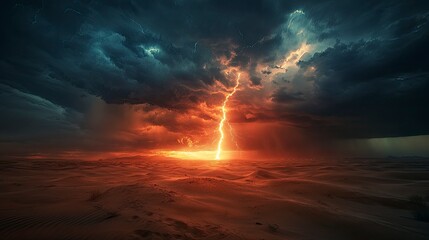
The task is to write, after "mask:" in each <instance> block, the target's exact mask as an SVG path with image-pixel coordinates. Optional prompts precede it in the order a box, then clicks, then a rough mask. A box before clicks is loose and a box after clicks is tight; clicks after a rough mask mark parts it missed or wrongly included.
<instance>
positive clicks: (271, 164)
mask: <svg viewBox="0 0 429 240" xmlns="http://www.w3.org/2000/svg"><path fill="white" fill-rule="evenodd" d="M428 170H429V161H426V160H419V161H410V160H407V161H405V160H404V161H401V160H398V159H395V160H376V159H369V160H362V159H358V160H350V159H349V160H347V161H346V160H338V161H323V162H322V161H321V162H317V161H311V162H310V161H301V162H297V161H295V162H292V161H283V162H281V161H243V160H236V161H233V160H231V161H183V160H172V159H143V158H139V157H136V158H131V159H113V160H103V161H95V162H88V161H78V160H67V161H65V160H61V161H60V160H58V161H55V160H31V161H29V160H14V161H11V160H10V161H2V162H0V172H1V175H0V176H1V178H0V187H1V189H2V191H1V193H0V194H1V197H0V213H1V214H0V236H1V239H267V240H268V239H273V240H275V239H428V238H429V228H428V222H427V221H428V216H429V212H428V211H429V210H428V206H427V204H428V202H427V201H428V200H429V177H428V176H429V175H428V174H427V173H428Z"/></svg>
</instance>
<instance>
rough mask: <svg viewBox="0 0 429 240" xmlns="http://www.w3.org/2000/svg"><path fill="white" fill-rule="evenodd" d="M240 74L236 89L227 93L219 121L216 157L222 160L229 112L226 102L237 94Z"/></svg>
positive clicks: (238, 78)
mask: <svg viewBox="0 0 429 240" xmlns="http://www.w3.org/2000/svg"><path fill="white" fill-rule="evenodd" d="M240 75H241V73H238V75H237V79H236V82H235V86H234V89H233V90H232V91H231V92H230V93H229V94H228V95H226V97H225V100H224V101H223V104H222V119H221V120H220V122H219V128H218V130H219V134H220V138H219V142H218V144H217V151H216V158H215V159H216V160H220V157H221V153H222V143H223V139H224V138H225V134H224V133H223V125H224V123H225V121H226V113H227V112H228V110H227V109H226V104H227V103H228V101H229V98H230V97H232V96H233V95H234V94H235V92H237V88H238V86H239V85H240Z"/></svg>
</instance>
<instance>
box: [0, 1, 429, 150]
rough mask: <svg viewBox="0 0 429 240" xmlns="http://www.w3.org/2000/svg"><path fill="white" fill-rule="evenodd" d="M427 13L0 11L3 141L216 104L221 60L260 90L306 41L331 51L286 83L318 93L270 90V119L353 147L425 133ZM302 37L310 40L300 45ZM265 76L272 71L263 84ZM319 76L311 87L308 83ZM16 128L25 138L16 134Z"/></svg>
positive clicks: (181, 6)
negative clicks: (125, 109) (116, 109)
mask: <svg viewBox="0 0 429 240" xmlns="http://www.w3.org/2000/svg"><path fill="white" fill-rule="evenodd" d="M427 5H428V4H427V3H426V2H425V1H377V2H373V1H369V2H365V3H362V2H361V1H324V2H320V1H275V0H272V1H268V0H267V1H256V0H255V1H230V0H221V1H180V0H176V1H132V0H129V1H68V2H66V1H43V0H40V1H5V2H2V7H1V10H0V11H1V14H0V26H1V29H2V38H1V40H0V41H1V44H0V49H1V59H0V69H1V72H2V75H1V78H0V84H1V85H0V86H1V88H0V94H1V95H0V98H1V101H2V108H1V111H2V115H4V116H6V117H3V118H2V119H1V122H0V125H1V130H2V132H4V133H7V134H2V135H3V136H4V137H3V139H7V140H10V139H12V138H14V137H16V136H18V135H19V136H21V135H25V134H27V135H28V136H31V137H32V139H35V138H37V137H36V136H45V135H49V134H54V135H55V134H56V135H58V136H68V137H70V136H72V135H73V134H74V135H75V136H79V137H80V136H88V134H92V133H91V131H90V130H91V128H93V127H94V126H93V125H91V124H88V123H87V122H86V121H87V118H88V115H90V113H91V111H93V108H94V105H97V104H99V102H100V101H101V102H103V103H107V105H109V106H110V105H113V104H118V105H121V104H122V105H125V104H131V105H133V104H142V103H148V104H151V105H152V106H160V107H163V108H168V109H170V110H172V111H177V112H186V111H188V110H189V109H192V108H195V106H197V105H198V104H199V103H200V102H201V101H205V100H206V99H207V98H208V96H207V95H205V94H204V92H205V91H204V90H206V89H209V88H210V86H212V85H213V84H214V82H215V80H219V81H220V82H222V83H224V84H225V85H227V86H231V83H230V82H229V81H228V79H226V77H225V75H224V74H223V73H222V70H224V68H225V66H222V65H221V64H220V62H219V61H218V59H219V57H222V56H224V57H226V58H227V59H231V61H230V62H229V65H230V66H239V67H240V68H241V69H242V70H243V71H246V72H247V73H249V75H250V79H249V80H250V81H251V84H253V85H259V86H262V83H263V81H264V78H266V77H271V76H273V75H274V74H275V71H276V70H279V69H280V68H282V67H281V66H279V65H277V64H278V63H279V60H280V59H283V58H284V57H285V56H286V55H287V54H288V53H290V52H291V51H293V50H296V49H297V47H299V45H300V44H301V42H302V40H303V39H304V37H305V41H306V42H308V43H309V44H312V45H318V44H319V45H320V46H323V48H321V49H322V50H320V51H319V53H316V54H314V52H312V53H311V56H308V58H307V59H306V60H305V61H301V62H300V63H299V64H298V67H299V68H300V70H299V73H298V74H297V76H295V77H294V78H293V79H289V78H288V79H287V81H283V82H284V83H285V84H286V83H288V84H289V83H291V82H292V83H303V82H305V83H307V82H311V83H312V86H314V89H313V90H312V91H310V92H311V94H309V93H308V92H305V91H301V90H299V89H298V90H297V89H294V88H289V87H284V86H283V85H281V84H279V85H278V86H277V85H275V86H274V90H273V92H271V93H270V97H271V98H272V100H273V101H274V102H275V103H277V104H278V106H277V108H276V110H278V112H277V115H276V116H274V114H272V113H270V114H269V115H270V119H273V118H276V117H277V118H278V119H280V120H281V121H283V120H284V121H286V122H294V123H297V124H296V125H297V126H301V125H302V126H305V127H306V128H310V129H316V130H317V129H327V131H328V132H329V134H330V135H340V136H348V137H356V136H359V137H369V136H398V135H413V134H427V133H429V129H428V125H427V124H425V122H427V121H428V120H429V119H428V117H429V113H428V110H427V109H426V108H424V103H425V102H428V100H429V99H428V97H427V96H428V95H427V94H426V92H427V91H428V90H429V83H428V77H429V69H428V67H427V66H428V65H427V62H429V61H428V60H429V59H428V55H427V54H426V53H427V52H428V50H429V49H428V46H427V42H429V41H428V40H429V39H428V33H429V29H428V28H429V26H428V12H429V10H428V9H429V7H428V6H427ZM294 11H296V12H295V13H296V14H295V15H293V16H292V15H291V14H292V13H294ZM301 29H304V30H305V31H306V33H307V35H305V34H304V35H299V34H300V30H301ZM335 41H336V42H337V43H335ZM258 66H266V68H265V70H262V72H261V71H260V69H259V70H257V67H258ZM311 66H314V67H316V70H315V72H314V75H311V76H309V75H306V74H305V71H306V69H307V68H309V67H311ZM280 70H283V68H282V69H280ZM286 71H287V69H285V71H284V72H286ZM282 84H283V83H282ZM100 99H101V100H100ZM97 106H98V105H97ZM289 111H290V112H289ZM286 112H287V113H286ZM111 114H112V115H114V114H113V113H111ZM255 114H256V115H257V114H261V115H264V114H266V115H268V114H267V113H264V112H263V110H261V112H260V113H255ZM118 115H120V114H118ZM109 116H110V115H109ZM28 122H30V123H31V124H27V125H26V123H28ZM171 122H172V123H173V124H176V122H175V121H174V120H171ZM300 123H302V124H300ZM165 124H167V125H168V124H169V123H165ZM18 125H19V126H21V125H26V126H25V127H24V128H22V129H21V130H22V131H21V130H20V131H18V130H17V128H18ZM106 129H107V128H106ZM167 129H169V128H168V127H167ZM64 138H66V137H64ZM20 139H21V138H20ZM92 141H94V142H96V141H97V139H96V137H94V138H93V139H92ZM141 141H143V140H141ZM144 141H146V140H144ZM151 144H152V143H151ZM148 145H150V144H148Z"/></svg>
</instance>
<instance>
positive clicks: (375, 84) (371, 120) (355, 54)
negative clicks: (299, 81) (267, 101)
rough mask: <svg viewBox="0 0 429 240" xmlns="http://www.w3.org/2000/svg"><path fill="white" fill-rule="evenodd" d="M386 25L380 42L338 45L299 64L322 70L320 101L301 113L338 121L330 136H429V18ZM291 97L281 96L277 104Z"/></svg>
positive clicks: (317, 76)
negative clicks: (425, 105) (427, 103)
mask: <svg viewBox="0 0 429 240" xmlns="http://www.w3.org/2000/svg"><path fill="white" fill-rule="evenodd" d="M383 24H384V25H385V26H386V29H385V31H384V32H382V33H380V35H378V38H376V37H377V36H374V39H368V40H363V39H361V40H357V41H353V42H349V43H344V42H341V41H338V42H337V43H336V44H335V45H334V46H333V47H330V48H328V49H326V50H325V51H323V52H320V53H316V54H315V55H314V56H313V57H312V58H311V59H309V60H308V61H303V62H301V63H300V64H299V66H300V67H301V68H303V69H306V68H308V67H310V66H313V67H315V68H316V69H317V70H316V71H315V75H314V77H313V79H312V80H313V81H314V85H315V89H316V90H315V97H314V98H312V99H310V100H309V104H308V105H304V106H301V107H300V108H299V109H300V110H299V111H300V112H301V113H303V114H304V113H305V114H310V115H312V116H314V117H327V118H335V121H333V122H332V126H331V127H330V128H328V130H329V131H330V132H331V133H333V134H338V135H341V136H348V137H382V136H405V135H419V134H428V133H429V127H428V125H427V122H428V121H429V111H428V109H427V108H426V107H424V104H425V103H426V102H429V97H428V96H429V95H428V94H427V92H428V91H429V65H428V64H427V63H428V62H429V57H428V54H427V52H429V47H428V45H427V43H428V42H429V14H428V12H426V13H424V14H423V13H422V14H421V13H417V14H415V15H413V16H402V18H400V19H398V20H396V21H392V22H384V23H383ZM380 27H381V26H380ZM302 78H303V79H304V77H303V76H302ZM306 80H307V81H308V79H306ZM288 96H289V95H287V93H280V94H277V97H276V98H275V99H276V100H278V101H281V99H282V98H286V99H287V98H288ZM310 101H311V102H310Z"/></svg>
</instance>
